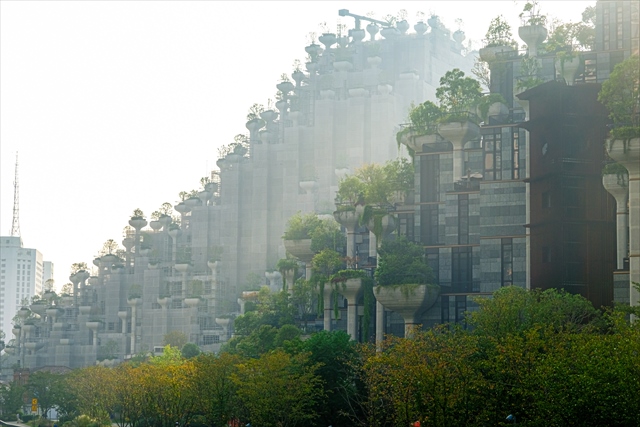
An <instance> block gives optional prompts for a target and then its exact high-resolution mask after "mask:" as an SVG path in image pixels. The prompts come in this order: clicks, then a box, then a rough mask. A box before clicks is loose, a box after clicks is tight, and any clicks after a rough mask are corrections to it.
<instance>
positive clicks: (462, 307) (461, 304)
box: [456, 295, 467, 323]
mask: <svg viewBox="0 0 640 427" xmlns="http://www.w3.org/2000/svg"><path fill="white" fill-rule="evenodd" d="M466 311H467V297H466V296H464V295H462V296H456V323H464V314H465V313H466Z"/></svg>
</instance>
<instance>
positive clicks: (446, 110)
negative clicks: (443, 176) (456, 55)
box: [436, 68, 482, 181]
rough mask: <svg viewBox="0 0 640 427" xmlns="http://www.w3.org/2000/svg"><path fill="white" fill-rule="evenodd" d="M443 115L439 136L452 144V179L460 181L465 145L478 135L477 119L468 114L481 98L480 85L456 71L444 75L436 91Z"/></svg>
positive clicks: (439, 125)
mask: <svg viewBox="0 0 640 427" xmlns="http://www.w3.org/2000/svg"><path fill="white" fill-rule="evenodd" d="M436 97H437V98H438V101H439V104H440V108H441V109H442V110H443V115H442V117H441V119H440V123H439V124H438V133H439V134H440V135H441V136H442V137H443V138H445V139H446V140H448V141H450V142H451V144H452V145H453V178H454V181H455V180H457V179H460V177H461V176H462V172H463V170H464V158H463V153H462V151H463V149H464V145H465V144H466V143H467V142H468V141H471V140H472V139H474V138H476V137H477V136H478V135H479V134H480V128H479V127H478V122H479V120H478V117H477V116H476V115H475V114H473V113H471V112H470V111H472V110H475V106H476V105H477V103H478V101H479V100H480V98H481V97H482V92H481V90H480V83H479V82H478V81H477V80H475V79H472V78H470V77H465V75H464V72H462V71H460V70H459V69H457V68H454V69H453V70H451V71H448V72H447V73H445V75H444V76H443V77H442V78H441V79H440V86H439V87H438V89H436Z"/></svg>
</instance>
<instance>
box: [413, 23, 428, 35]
mask: <svg viewBox="0 0 640 427" xmlns="http://www.w3.org/2000/svg"><path fill="white" fill-rule="evenodd" d="M413 29H414V30H415V32H416V34H417V35H418V36H421V35H423V34H424V33H426V32H427V30H428V29H429V26H428V25H427V24H426V22H424V21H422V20H420V21H418V22H416V24H415V25H414V26H413Z"/></svg>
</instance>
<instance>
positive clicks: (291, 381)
mask: <svg viewBox="0 0 640 427" xmlns="http://www.w3.org/2000/svg"><path fill="white" fill-rule="evenodd" d="M317 369H318V366H316V365H311V364H309V363H308V356H306V355H305V354H298V355H295V356H291V355H289V354H287V353H285V352H284V351H281V350H276V351H274V352H271V353H267V354H264V355H262V357H260V359H252V360H248V361H246V363H242V364H240V365H238V372H237V373H236V374H235V375H233V377H232V378H233V381H234V383H235V384H236V386H237V387H238V396H239V397H240V399H241V400H242V402H243V406H244V407H245V409H246V412H247V417H248V419H249V420H250V421H251V423H252V424H255V425H258V426H261V427H262V426H264V427H288V426H294V425H300V424H301V423H308V422H311V421H313V420H314V419H315V418H316V417H317V414H316V413H315V412H314V411H313V407H314V405H315V403H316V402H317V401H318V400H319V399H321V398H322V397H323V395H324V391H323V389H322V383H321V380H320V378H319V377H318V375H317V374H316V370H317Z"/></svg>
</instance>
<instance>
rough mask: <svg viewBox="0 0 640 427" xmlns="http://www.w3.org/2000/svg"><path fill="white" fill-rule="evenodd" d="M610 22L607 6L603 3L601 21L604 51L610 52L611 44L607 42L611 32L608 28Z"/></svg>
mask: <svg viewBox="0 0 640 427" xmlns="http://www.w3.org/2000/svg"><path fill="white" fill-rule="evenodd" d="M610 20H611V16H610V15H609V5H608V4H607V3H603V5H602V21H603V25H602V34H603V37H604V40H603V41H604V50H610V49H611V43H610V40H609V37H610V35H609V31H611V28H610Z"/></svg>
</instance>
